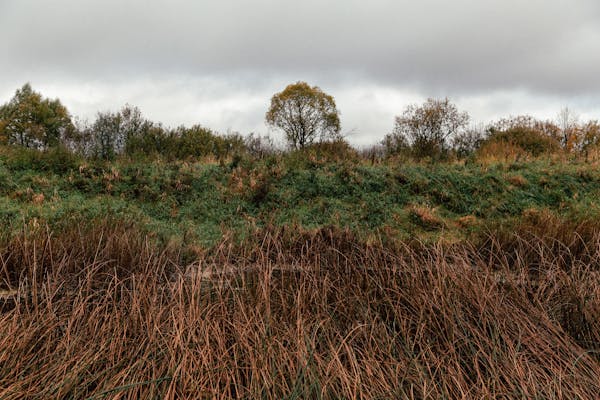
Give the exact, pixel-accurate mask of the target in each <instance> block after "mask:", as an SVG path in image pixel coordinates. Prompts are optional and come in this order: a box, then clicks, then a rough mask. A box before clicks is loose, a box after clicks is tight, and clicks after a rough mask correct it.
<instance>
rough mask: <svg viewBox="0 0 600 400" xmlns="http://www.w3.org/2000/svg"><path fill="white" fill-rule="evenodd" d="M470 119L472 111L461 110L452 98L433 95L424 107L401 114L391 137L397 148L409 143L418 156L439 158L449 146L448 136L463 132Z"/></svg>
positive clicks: (414, 108)
mask: <svg viewBox="0 0 600 400" xmlns="http://www.w3.org/2000/svg"><path fill="white" fill-rule="evenodd" d="M468 122H469V114H467V113H466V112H460V111H458V109H457V108H456V106H455V105H454V104H452V103H451V102H450V100H449V99H448V98H445V99H442V100H439V99H431V98H430V99H427V101H426V102H425V103H423V105H421V106H418V105H416V104H413V105H410V106H408V107H407V108H406V109H405V110H404V113H403V114H402V115H400V116H397V117H396V123H395V126H394V131H393V132H392V134H391V136H390V138H389V139H387V140H388V141H389V142H391V143H393V144H394V145H395V147H398V146H401V145H402V144H403V143H404V142H408V143H409V144H410V145H411V147H412V153H413V154H414V155H415V156H416V157H418V158H422V157H432V158H439V157H441V156H443V155H444V153H445V152H446V151H447V149H448V139H449V138H451V137H452V136H454V135H456V134H459V133H460V132H462V131H463V129H464V128H465V127H466V126H467V124H468Z"/></svg>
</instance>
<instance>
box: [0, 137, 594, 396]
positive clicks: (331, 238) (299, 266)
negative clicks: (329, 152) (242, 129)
mask: <svg viewBox="0 0 600 400" xmlns="http://www.w3.org/2000/svg"><path fill="white" fill-rule="evenodd" d="M599 171H600V170H599V169H598V165H596V164H593V163H586V162H583V161H569V160H564V159H560V160H558V159H551V158H546V159H537V160H529V161H522V162H498V163H478V162H465V161H461V162H445V163H442V162H440V163H435V164H428V163H415V162H411V163H400V162H379V163H370V162H367V161H366V160H360V159H352V158H348V159H346V158H344V159H332V158H331V157H321V156H319V155H314V154H313V155H309V156H307V155H305V154H299V153H291V154H286V155H275V156H270V157H265V158H263V159H260V160H248V159H244V158H241V159H237V158H234V159H229V160H226V161H220V162H218V161H214V160H209V159H204V160H196V161H187V162H184V161H165V160H161V159H156V160H147V159H145V160H137V161H136V160H135V159H121V160H117V161H114V162H100V161H97V162H92V161H85V160H83V159H79V158H77V157H76V156H73V155H71V154H69V153H66V152H61V151H50V152H37V151H27V150H16V149H13V148H2V150H1V151H0V219H1V222H2V226H3V227H4V229H3V232H2V235H1V237H0V263H1V264H0V398H1V399H22V398H31V399H48V398H78V399H79V398H83V399H101V398H115V399H116V398H167V399H169V398H170V399H175V398H177V399H179V398H267V399H268V398H273V399H281V398H286V399H293V398H296V399H299V398H323V399H330V398H348V399H354V398H365V399H374V398H381V399H388V398H431V399H439V398H501V397H508V398H544V399H547V398H584V399H586V398H589V399H593V398H596V397H597V394H598V391H599V390H600V319H599V318H598V316H599V315H600V280H599V278H600V222H598V221H599V219H598V218H599V217H600V208H599V206H598V201H597V199H598V198H599V196H600V172H599Z"/></svg>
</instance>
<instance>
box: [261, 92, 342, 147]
mask: <svg viewBox="0 0 600 400" xmlns="http://www.w3.org/2000/svg"><path fill="white" fill-rule="evenodd" d="M265 118H266V121H267V123H268V124H269V125H271V126H273V127H276V128H280V129H282V130H283V131H284V132H285V135H286V138H287V140H288V142H289V143H290V145H291V146H292V147H293V148H304V147H306V146H307V145H310V144H311V143H313V142H314V141H315V139H317V138H318V137H320V138H321V139H330V138H333V139H336V138H337V137H338V135H339V132H340V118H339V112H338V110H337V108H336V106H335V101H334V99H333V97H332V96H330V95H328V94H326V93H324V92H323V91H322V90H321V89H320V88H319V87H317V86H312V87H311V86H309V85H308V84H307V83H306V82H296V83H294V84H291V85H288V86H287V87H286V88H285V89H284V90H283V91H282V92H280V93H277V94H275V95H274V96H273V97H272V98H271V106H270V108H269V110H268V111H267V114H266V117H265Z"/></svg>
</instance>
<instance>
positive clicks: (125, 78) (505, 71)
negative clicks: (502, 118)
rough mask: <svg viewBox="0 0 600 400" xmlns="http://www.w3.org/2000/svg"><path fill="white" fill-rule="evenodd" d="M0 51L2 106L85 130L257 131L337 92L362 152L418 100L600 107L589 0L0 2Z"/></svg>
mask: <svg viewBox="0 0 600 400" xmlns="http://www.w3.org/2000/svg"><path fill="white" fill-rule="evenodd" d="M0 37H2V42H1V44H0V51H1V54H2V58H0V76H2V79H1V80H0V95H3V97H7V96H9V95H11V94H12V92H13V91H14V89H15V88H16V87H18V86H19V85H21V84H22V83H23V82H25V81H31V82H32V83H33V84H34V87H36V86H41V87H42V88H44V89H45V90H47V91H48V92H49V94H52V93H56V95H57V96H60V97H61V99H63V98H65V99H66V100H65V102H67V103H68V102H70V104H73V105H74V107H75V108H76V110H75V112H77V111H78V110H79V111H81V112H82V113H83V114H85V115H87V116H89V115H90V113H91V111H90V110H92V109H93V107H101V108H105V107H108V106H112V107H113V108H114V107H118V106H120V105H121V104H122V103H124V102H131V103H133V104H139V105H140V106H142V108H145V109H146V110H147V112H148V114H150V115H151V116H156V117H158V118H159V119H162V120H165V121H166V122H170V123H175V119H179V121H180V122H181V123H189V122H192V121H193V122H195V121H196V119H200V120H201V121H200V122H202V120H204V121H207V123H208V124H214V125H215V127H216V128H217V129H221V130H225V129H227V128H232V129H240V130H247V131H248V130H259V129H261V127H262V128H263V129H264V125H262V119H263V117H264V108H266V104H267V102H268V98H269V96H270V95H271V94H272V93H273V92H274V91H275V90H280V89H281V88H282V87H283V86H284V85H285V84H287V83H289V82H292V81H297V80H307V81H310V82H311V83H314V84H318V85H320V86H321V87H322V88H323V89H324V90H326V91H328V92H330V93H332V94H333V95H334V96H335V97H336V99H337V100H338V103H339V105H340V108H341V109H342V117H343V123H344V127H345V128H346V129H347V130H348V131H352V130H353V129H356V130H358V131H359V132H360V133H361V134H362V135H365V136H363V138H364V137H368V136H369V135H370V134H371V132H377V134H380V135H381V134H382V133H385V132H382V130H384V129H386V130H387V129H388V128H387V127H388V126H390V125H391V124H392V121H393V113H398V112H400V111H401V108H402V107H403V106H404V105H406V103H407V102H413V101H418V99H422V98H424V97H428V96H450V97H452V98H454V99H457V101H459V102H460V101H462V102H463V104H465V105H469V106H473V107H474V108H475V109H477V110H479V111H475V114H477V115H476V117H478V118H487V117H489V116H490V115H496V114H497V113H505V112H512V111H513V109H514V107H515V105H520V106H522V107H524V109H523V111H522V112H529V111H532V110H533V111H537V112H540V113H543V114H544V115H546V114H548V113H549V111H547V110H549V109H551V108H552V107H555V106H556V105H557V104H575V105H577V104H580V105H581V106H582V108H583V110H582V112H583V113H584V114H585V115H594V112H595V110H597V109H599V108H600V95H598V93H599V90H600V79H598V78H597V71H598V70H600V51H599V50H600V48H599V47H600V2H598V1H597V0H572V1H568V2H567V1H566V0H527V1H523V0H489V1H481V0H454V1H446V0H420V1H404V0H370V1H364V0H338V1H322V0H304V1H290V0H253V1H246V0H197V1H192V0H189V1H184V0H170V1H167V0H130V1H123V0H104V1H96V0H88V1H85V0H53V1H36V0H2V1H0ZM80 87H83V88H86V87H87V88H88V89H87V91H79V92H78V89H77V88H80ZM390 93H393V94H390ZM517 97H518V98H517ZM261 99H262V100H261ZM538 103H540V105H539V106H537V104H538ZM478 104H480V105H481V106H479V107H477V105H478ZM495 107H496V108H495ZM394 110H396V111H394ZM361 111H362V115H359V114H360V113H361ZM237 124H239V126H238V125H237ZM362 140H363V139H362V138H361V141H362Z"/></svg>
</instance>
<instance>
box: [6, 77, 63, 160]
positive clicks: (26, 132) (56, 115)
mask: <svg viewBox="0 0 600 400" xmlns="http://www.w3.org/2000/svg"><path fill="white" fill-rule="evenodd" d="M71 129H73V126H72V123H71V117H70V115H69V112H68V111H67V109H66V108H65V106H63V105H62V104H61V102H60V101H59V100H58V99H55V100H50V99H44V98H43V97H42V95H41V94H39V93H38V92H35V91H34V90H33V89H32V88H31V85H30V84H29V83H27V84H25V85H23V87H22V88H20V89H18V90H17V91H16V93H15V95H14V97H13V98H12V99H11V100H10V101H9V102H8V103H6V104H4V105H2V106H1V107H0V141H4V142H7V143H10V144H17V145H20V146H23V147H29V148H36V149H47V148H49V147H53V146H57V145H58V144H59V143H60V141H61V138H62V136H63V135H64V134H65V133H67V131H69V130H71Z"/></svg>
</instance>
